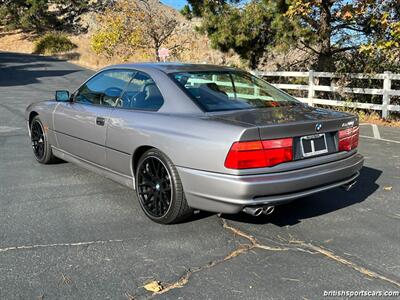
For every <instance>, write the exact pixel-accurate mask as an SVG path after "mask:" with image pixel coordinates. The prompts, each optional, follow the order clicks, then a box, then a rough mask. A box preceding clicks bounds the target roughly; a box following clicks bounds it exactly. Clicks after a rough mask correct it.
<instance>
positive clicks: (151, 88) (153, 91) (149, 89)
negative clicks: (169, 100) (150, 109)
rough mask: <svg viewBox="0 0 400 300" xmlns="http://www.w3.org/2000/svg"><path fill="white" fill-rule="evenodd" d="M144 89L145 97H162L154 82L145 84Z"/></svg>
mask: <svg viewBox="0 0 400 300" xmlns="http://www.w3.org/2000/svg"><path fill="white" fill-rule="evenodd" d="M144 91H145V92H146V99H149V98H156V97H162V96H161V93H160V91H159V89H158V88H157V86H156V85H155V84H149V85H146V86H145V88H144Z"/></svg>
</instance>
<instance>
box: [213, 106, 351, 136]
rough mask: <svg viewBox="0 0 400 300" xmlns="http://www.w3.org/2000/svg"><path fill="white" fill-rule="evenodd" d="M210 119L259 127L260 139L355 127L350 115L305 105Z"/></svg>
mask: <svg viewBox="0 0 400 300" xmlns="http://www.w3.org/2000/svg"><path fill="white" fill-rule="evenodd" d="M208 117H209V118H210V119H217V120H218V119H219V120H221V121H228V122H232V123H241V124H247V125H249V126H254V127H258V129H259V132H260V138H261V139H275V138H285V137H301V136H306V135H312V134H315V133H326V132H337V131H338V130H340V129H344V128H347V127H351V126H353V125H357V122H358V121H357V118H356V117H355V116H353V115H351V114H348V113H343V112H337V111H331V110H327V109H322V108H314V107H309V106H305V105H302V104H300V105H296V106H288V107H272V108H265V109H253V110H243V111H234V112H232V111H231V112H218V113H210V114H209V115H208Z"/></svg>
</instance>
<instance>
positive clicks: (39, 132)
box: [31, 120, 45, 161]
mask: <svg viewBox="0 0 400 300" xmlns="http://www.w3.org/2000/svg"><path fill="white" fill-rule="evenodd" d="M31 141H32V148H33V154H34V155H35V157H36V159H37V160H38V161H41V160H43V158H44V155H45V140H44V132H43V127H42V124H41V123H40V121H39V120H34V121H33V122H32V125H31Z"/></svg>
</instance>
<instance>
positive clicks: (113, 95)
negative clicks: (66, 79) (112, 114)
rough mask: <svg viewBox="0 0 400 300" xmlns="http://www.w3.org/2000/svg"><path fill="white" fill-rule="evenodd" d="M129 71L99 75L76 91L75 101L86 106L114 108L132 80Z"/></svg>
mask: <svg viewBox="0 0 400 300" xmlns="http://www.w3.org/2000/svg"><path fill="white" fill-rule="evenodd" d="M133 73H134V72H133V71H130V70H108V71H104V72H101V73H99V74H98V75H96V76H95V77H93V78H92V79H90V80H89V81H88V82H87V83H86V84H84V85H83V86H82V87H81V88H80V89H79V91H78V93H77V95H76V97H75V101H76V102H80V103H86V104H97V105H104V106H114V105H115V104H116V101H117V99H118V98H119V97H120V96H121V93H122V91H123V89H124V88H125V87H126V85H127V84H128V83H129V80H130V79H131V78H132V75H133Z"/></svg>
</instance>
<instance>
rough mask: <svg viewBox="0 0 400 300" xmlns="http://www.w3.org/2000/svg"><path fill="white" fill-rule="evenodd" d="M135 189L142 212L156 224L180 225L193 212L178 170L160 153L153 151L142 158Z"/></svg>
mask: <svg viewBox="0 0 400 300" xmlns="http://www.w3.org/2000/svg"><path fill="white" fill-rule="evenodd" d="M135 186H136V195H137V197H138V200H139V204H140V206H141V208H142V210H143V211H144V213H145V214H146V215H147V216H148V217H149V218H150V219H151V220H153V221H154V222H157V223H161V224H171V223H177V222H179V221H182V220H183V219H185V218H187V217H189V216H190V215H191V214H192V212H193V210H192V209H191V208H190V207H189V206H188V203H187V201H186V198H185V193H184V191H183V186H182V182H181V180H180V178H179V174H178V171H177V169H176V168H175V166H174V164H173V163H172V161H171V160H170V159H169V158H168V157H167V156H166V155H165V154H164V153H162V152H161V151H159V150H158V149H150V150H148V151H147V152H145V153H144V154H143V155H142V156H141V157H140V159H139V162H138V164H137V168H136V177H135Z"/></svg>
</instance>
